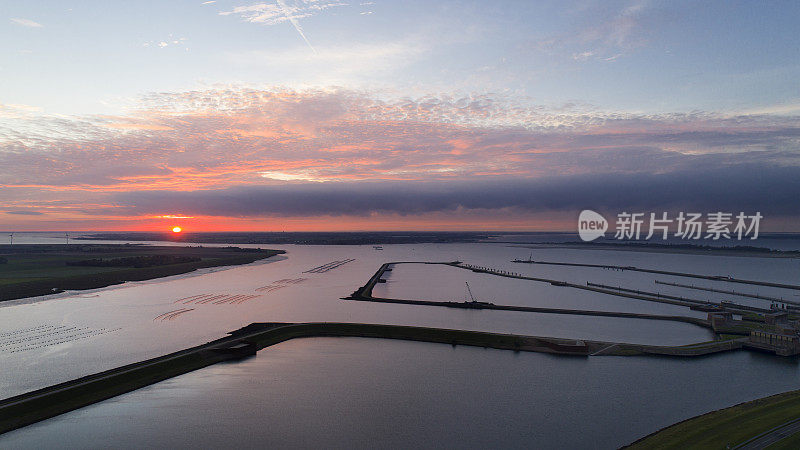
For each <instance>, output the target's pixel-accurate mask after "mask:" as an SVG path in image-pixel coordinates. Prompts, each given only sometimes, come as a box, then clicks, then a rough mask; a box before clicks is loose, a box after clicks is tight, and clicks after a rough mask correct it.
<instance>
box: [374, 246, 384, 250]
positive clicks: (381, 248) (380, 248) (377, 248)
mask: <svg viewBox="0 0 800 450" xmlns="http://www.w3.org/2000/svg"><path fill="white" fill-rule="evenodd" d="M372 249H373V250H383V247H382V246H380V245H373V246H372Z"/></svg>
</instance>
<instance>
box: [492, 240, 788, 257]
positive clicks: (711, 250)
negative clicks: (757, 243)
mask: <svg viewBox="0 0 800 450" xmlns="http://www.w3.org/2000/svg"><path fill="white" fill-rule="evenodd" d="M505 244H507V246H508V247H512V248H525V249H533V250H535V249H542V248H565V249H576V250H611V251H622V252H643V253H675V254H685V255H708V256H739V257H751V258H800V251H795V250H774V249H770V248H767V247H753V246H733V247H722V246H720V247H715V246H710V245H693V244H653V243H624V242H621V243H599V242H598V243H584V242H558V243H556V242H553V243H541V244H516V245H514V244H513V243H510V242H505Z"/></svg>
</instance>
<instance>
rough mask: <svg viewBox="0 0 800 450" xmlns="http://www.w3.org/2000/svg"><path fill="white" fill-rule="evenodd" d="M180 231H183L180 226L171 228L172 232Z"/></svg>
mask: <svg viewBox="0 0 800 450" xmlns="http://www.w3.org/2000/svg"><path fill="white" fill-rule="evenodd" d="M181 231H183V230H182V229H181V227H175V228H173V229H172V232H173V233H180V232H181Z"/></svg>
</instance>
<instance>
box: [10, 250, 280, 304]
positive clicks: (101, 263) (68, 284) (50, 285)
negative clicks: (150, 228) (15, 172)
mask: <svg viewBox="0 0 800 450" xmlns="http://www.w3.org/2000/svg"><path fill="white" fill-rule="evenodd" d="M280 253H284V251H283V250H264V249H254V248H238V247H180V246H147V245H114V244H70V245H39V244H15V245H0V301H3V300H13V299H19V298H26V297H35V296H40V295H47V294H54V293H58V292H63V291H65V290H81V289H95V288H101V287H106V286H110V285H114V284H120V283H124V282H126V281H142V280H150V279H154V278H161V277H167V276H172V275H180V274H183V273H187V272H192V271H194V270H197V269H202V268H209V267H219V266H234V265H240V264H247V263H251V262H254V261H258V260H260V259H264V258H269V257H272V256H274V255H277V254H280Z"/></svg>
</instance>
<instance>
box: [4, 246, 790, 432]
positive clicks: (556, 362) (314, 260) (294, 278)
mask: <svg viewBox="0 0 800 450" xmlns="http://www.w3.org/2000/svg"><path fill="white" fill-rule="evenodd" d="M278 248H283V249H285V250H287V254H286V255H284V256H280V257H276V258H272V259H270V260H267V261H265V262H257V263H253V264H250V265H247V266H240V267H236V268H231V269H225V270H223V269H210V270H204V271H200V272H198V273H195V274H189V275H183V276H178V277H171V278H168V279H161V280H151V281H147V282H137V283H127V284H125V285H122V286H117V287H111V288H106V289H100V290H96V291H85V292H76V293H72V294H67V295H59V296H54V297H52V298H49V299H33V300H24V301H15V302H4V303H2V304H0V317H2V326H0V367H3V370H2V372H0V397H9V396H11V395H15V394H19V393H23V392H26V391H29V390H32V389H36V388H40V387H44V386H47V385H50V384H54V383H57V382H61V381H66V380H69V379H73V378H76V377H79V376H82V375H86V374H90V373H94V372H98V371H100V370H105V369H109V368H113V367H117V366H120V365H123V364H126V363H130V362H135V361H140V360H142V359H145V358H149V357H154V356H159V355H162V354H165V353H168V352H172V351H176V350H179V349H182V348H186V347H189V346H192V345H197V344H201V343H203V342H206V341H209V340H212V339H216V338H219V337H222V336H224V334H225V333H226V332H228V331H231V330H234V329H237V328H239V327H242V326H244V325H247V324H249V323H251V322H258V321H289V322H298V321H303V322H305V321H349V322H372V323H390V324H404V325H420V326H435V327H445V328H459V329H473V330H485V331H497V332H511V333H521V334H529V335H538V336H558V337H567V338H582V339H595V340H605V341H624V342H638V343H650V344H666V345H670V344H685V343H691V342H698V341H703V340H708V339H709V338H710V335H709V333H708V332H707V331H706V330H704V329H702V328H699V327H695V326H693V325H689V324H684V323H673V322H661V321H649V320H630V319H616V318H592V317H583V316H564V315H551V314H538V313H524V312H508V311H486V310H481V311H473V310H453V309H450V308H437V307H421V306H410V305H390V304H380V303H365V302H354V301H345V300H340V297H343V296H346V295H348V294H350V293H351V292H352V291H353V290H355V289H356V288H357V287H358V286H360V285H362V284H364V283H365V282H366V280H367V279H368V278H369V277H370V276H371V275H372V274H373V273H374V271H375V270H377V269H378V267H379V266H380V264H382V263H384V262H387V261H452V260H456V259H458V260H461V261H465V262H467V263H471V264H476V265H484V266H490V267H494V268H499V269H503V270H509V271H514V272H520V273H523V274H527V275H532V276H537V277H545V278H552V279H558V280H565V281H570V282H574V283H585V282H586V281H592V282H597V283H604V284H609V285H621V286H623V287H632V288H635V289H643V290H653V291H655V290H658V291H660V292H670V293H673V294H674V295H686V296H691V297H694V298H702V299H706V298H709V299H715V300H721V299H731V300H735V301H738V302H741V303H748V302H749V303H750V304H759V305H763V304H768V302H764V301H762V300H755V299H752V300H748V299H745V298H744V297H735V298H732V297H731V296H729V295H723V294H717V293H710V292H702V291H690V290H686V289H681V288H674V287H667V286H657V285H655V284H654V280H656V279H658V280H662V281H676V282H681V283H686V284H692V283H694V284H697V285H703V286H714V287H718V288H726V289H730V288H731V285H728V284H725V283H722V282H718V281H716V282H712V281H706V280H688V281H687V279H679V278H674V277H666V276H660V275H653V274H643V273H637V272H629V271H625V272H619V271H609V270H603V269H591V268H575V267H563V266H544V265H527V264H514V263H511V262H510V261H511V260H512V259H514V258H527V257H528V255H529V252H530V251H529V250H528V249H520V248H513V247H508V246H506V245H504V244H441V245H430V244H426V245H396V246H384V248H385V250H383V251H376V250H373V249H372V247H371V246H278ZM349 259H353V261H350V262H347V263H345V264H343V265H341V266H339V267H336V268H334V269H332V270H329V271H327V272H319V271H317V272H307V271H308V270H309V269H312V268H315V267H318V266H321V265H325V264H326V263H330V262H333V261H345V260H349ZM534 259H537V260H554V261H573V262H582V263H599V264H616V265H635V266H640V267H648V268H661V269H665V270H675V271H686V272H698V273H705V274H709V275H733V276H735V277H740V278H750V279H760V280H768V281H776V282H787V283H795V282H796V281H795V279H796V274H797V273H798V269H800V263H798V262H797V261H796V260H793V259H779V258H749V257H747V258H745V257H723V256H697V255H682V254H659V253H645V252H623V251H600V250H591V251H586V250H578V249H555V248H552V249H537V250H534ZM287 280H291V281H287ZM465 281H469V283H470V285H471V287H472V289H473V291H474V293H475V294H476V296H477V297H478V298H479V299H481V300H488V301H492V302H494V303H497V304H512V305H530V306H545V307H561V308H583V309H597V310H608V311H632V312H646V313H656V314H683V315H693V316H698V315H699V316H702V315H701V314H699V313H696V312H691V311H689V310H688V309H686V308H680V307H676V306H672V305H665V304H658V303H649V302H642V301H640V300H634V299H628V298H620V297H615V296H609V295H604V294H598V293H592V292H586V291H582V290H577V289H570V288H564V287H556V286H551V285H550V284H547V283H537V282H530V281H521V280H511V279H506V278H500V277H496V276H491V275H486V274H476V273H473V272H471V271H467V270H461V269H457V268H453V267H447V266H430V265H419V264H408V265H398V266H396V268H395V269H394V270H393V271H392V272H391V274H389V275H388V277H387V283H385V284H380V285H378V286H377V287H376V290H375V294H376V295H381V296H395V297H400V298H420V299H435V300H458V301H461V300H463V299H464V295H465V291H464V282H465ZM734 289H736V290H737V291H747V292H751V293H760V294H762V295H775V296H786V297H787V298H795V299H800V297H797V295H796V294H795V292H793V291H787V290H783V289H775V288H760V287H759V288H756V287H755V286H744V285H734ZM212 294H213V295H215V296H216V299H215V300H213V301H209V302H203V299H208V298H211V296H212ZM201 295H204V296H205V297H198V298H195V299H194V300H192V299H187V297H191V296H201ZM245 295H246V296H255V295H258V297H252V298H247V297H243V296H245ZM223 296H227V297H223ZM236 296H239V297H236ZM181 299H185V300H181ZM226 299H232V300H231V301H229V302H226V301H225V300H226ZM241 299H247V300H246V301H239V300H241ZM180 310H188V311H186V312H184V313H181V314H177V315H174V316H167V317H171V318H172V320H169V319H166V320H164V319H163V317H164V314H165V313H169V312H170V311H180ZM81 333H83V334H81ZM2 335H5V337H3V336H2ZM14 336H16V337H17V338H15V339H12V337H14ZM59 336H60V337H59ZM3 339H5V341H4V340H3ZM21 339H22V340H23V341H21V342H18V341H20V340H21ZM24 339H28V340H27V341H24ZM11 341H14V342H11ZM4 342H5V344H4ZM9 342H11V343H10V344H9ZM4 345H5V346H4ZM337 355H338V356H337ZM448 368H449V369H448ZM365 370H366V372H365ZM301 374H304V375H301ZM397 374H403V378H402V379H400V378H396V376H395V375H397ZM312 375H313V376H312ZM387 377H388V378H387ZM187 380H188V381H187ZM192 380H194V381H192ZM286 380H290V381H288V382H287V381H286ZM406 380H408V381H406ZM433 380H435V381H433ZM796 380H797V366H796V364H795V360H778V359H776V358H774V357H769V356H763V355H752V354H749V353H744V352H740V353H734V354H729V355H719V356H715V357H710V358H701V359H691V360H667V359H663V358H616V357H614V358H588V359H573V358H559V357H553V356H547V355H532V354H524V355H523V354H514V353H508V352H502V351H484V350H476V349H467V348H461V347H459V348H456V349H452V348H451V347H450V346H441V345H436V344H419V343H398V342H385V341H375V340H358V339H332V340H331V339H319V340H317V339H309V340H302V341H296V342H287V343H284V344H280V345H279V346H277V347H275V348H270V349H266V350H264V351H262V352H260V353H259V355H258V357H257V358H255V359H252V360H249V361H247V362H245V363H242V364H226V365H221V366H217V367H212V368H208V369H204V370H201V371H198V372H196V373H193V374H187V375H185V376H184V377H180V378H176V379H174V380H170V381H168V382H165V383H160V384H159V385H156V386H153V387H151V388H148V389H146V390H142V391H138V392H135V393H132V394H129V395H127V396H124V397H120V398H118V399H114V400H110V401H108V402H104V403H102V404H100V405H97V406H95V407H92V408H87V409H84V410H81V411H77V412H74V413H71V414H70V415H65V416H61V417H58V418H55V419H51V420H48V421H45V422H43V423H41V424H39V425H36V426H34V427H28V428H26V429H24V430H20V431H18V432H15V433H12V434H8V435H5V436H3V437H2V438H0V446H2V445H3V444H5V443H6V442H9V443H13V444H19V443H26V442H27V443H34V442H44V441H39V439H45V440H46V439H48V437H47V436H57V435H58V434H59V433H66V434H67V435H70V433H72V434H71V436H72V437H71V438H69V439H72V441H71V442H73V443H76V444H77V443H80V442H92V441H81V439H83V437H86V436H88V435H90V434H91V433H94V431H92V430H91V429H90V428H91V427H89V426H88V425H86V426H82V425H80V422H81V420H82V419H80V418H81V417H84V416H86V417H91V414H101V415H103V417H109V420H108V423H109V426H115V427H118V430H116V432H115V433H114V435H115V436H120V439H121V441H120V442H121V443H122V444H123V445H126V446H136V444H135V442H137V441H134V440H126V438H125V436H131V439H133V436H137V435H139V434H140V433H145V432H146V433H150V434H151V436H152V439H154V441H153V442H160V443H165V444H170V445H171V444H173V443H182V442H183V443H187V445H188V444H189V443H191V442H192V441H191V439H194V438H192V437H191V436H190V435H189V433H182V432H177V433H176V432H175V430H180V429H184V428H183V427H190V429H193V430H195V431H196V432H198V433H199V430H213V431H214V432H213V433H212V432H211V431H207V432H203V433H199V434H198V436H205V435H209V437H206V438H202V437H198V438H197V439H198V440H197V442H215V441H213V439H216V438H214V437H210V435H212V434H213V435H215V436H228V438H229V439H233V440H231V441H227V442H229V443H230V444H233V445H236V444H242V445H247V444H248V443H253V442H256V441H253V440H251V439H257V440H258V441H259V442H261V441H263V442H292V443H298V445H300V446H304V445H326V444H331V445H348V444H356V445H359V446H370V445H368V444H369V443H370V442H377V441H371V440H370V439H378V438H379V437H381V436H383V438H384V439H385V440H386V443H387V445H392V444H397V443H398V442H401V440H402V439H406V440H407V442H410V443H417V442H423V443H424V442H426V441H425V439H431V441H430V444H431V445H435V444H436V443H437V442H438V443H442V442H456V443H457V444H458V443H462V444H464V445H468V444H470V443H475V444H481V443H485V441H481V440H480V439H479V436H477V434H479V433H478V431H479V430H482V429H484V428H482V427H481V426H477V427H476V426H475V425H473V424H470V422H469V420H464V418H465V417H474V420H475V421H477V423H479V424H485V430H486V433H489V434H490V435H492V436H495V437H496V438H497V439H505V441H504V442H505V443H507V444H508V445H523V444H524V443H526V442H536V443H541V444H547V445H553V446H559V445H572V444H576V443H583V444H592V443H595V442H596V443H598V444H602V445H600V446H606V444H608V445H612V446H613V445H618V444H621V443H624V442H626V441H629V440H632V439H635V438H636V437H638V436H640V435H643V434H647V433H649V432H651V431H654V430H655V429H657V428H658V427H660V426H664V425H667V424H669V423H671V422H674V421H676V420H680V419H684V418H686V417H689V416H692V415H694V414H697V413H701V412H704V411H708V410H711V409H714V408H718V407H724V406H728V405H730V404H733V403H737V402H740V401H745V400H749V399H752V398H755V397H758V396H762V395H767V394H770V393H776V392H780V391H784V390H788V389H791V388H796V387H798V386H797V382H796ZM184 382H185V384H184ZM267 385H268V386H269V388H267V387H266V386H267ZM322 387H324V389H323V388H322ZM626 389H627V390H628V392H629V393H630V394H629V395H628V394H625V390H626ZM211 392H213V395H211V396H210V397H209V395H210V393H211ZM253 392H259V394H258V395H255V396H253ZM398 392H400V393H402V394H403V395H400V394H398ZM261 393H263V394H261ZM487 395H488V397H487ZM250 396H253V397H252V401H251V400H248V401H245V403H248V402H250V403H252V402H259V404H261V405H262V407H261V409H254V408H253V407H249V406H246V405H245V406H242V407H241V408H239V407H235V405H239V404H241V403H242V402H243V401H244V400H242V399H243V398H250ZM276 397H279V398H280V399H281V400H280V401H277V400H275V398H276ZM313 397H316V398H317V401H318V402H319V404H320V410H321V409H323V408H322V406H325V407H328V408H332V411H338V412H335V413H331V414H328V415H326V414H323V413H322V412H320V411H318V410H317V409H315V408H313V407H311V406H309V405H313V404H314V403H313V402H311V400H310V399H311V398H313ZM349 397H359V398H361V397H363V398H365V399H371V400H369V405H371V406H370V407H364V405H363V404H362V403H359V402H358V401H353V402H349V403H348V402H346V401H344V400H342V399H345V398H349ZM211 399H213V400H214V401H213V402H212V401H211ZM432 399H435V401H433V400H432ZM293 400H296V401H293ZM195 401H197V402H200V403H192V402H195ZM365 401H366V400H365ZM187 402H188V403H187ZM203 402H207V403H203ZM304 402H306V403H304ZM646 402H656V403H657V404H658V407H657V408H654V409H653V410H651V411H647V410H646V409H645V403H646ZM248 404H249V403H248ZM202 405H205V406H202ZM210 405H224V407H220V408H218V409H214V408H212V407H210ZM265 405H269V406H265ZM276 405H277V406H276ZM289 405H294V406H293V407H290V406H289ZM303 405H306V406H303ZM336 405H340V409H338V410H337V409H336V407H337V406H336ZM487 405H488V406H487ZM97 408H99V409H97ZM104 408H105V409H104ZM108 408H111V409H108ZM187 408H188V409H187ZM287 408H288V409H287ZM602 408H611V409H612V411H613V412H614V414H619V418H618V419H617V418H614V416H611V417H608V414H606V415H605V416H604V417H603V418H597V417H595V415H596V414H597V413H598V411H599V410H600V409H602ZM282 410H284V411H286V415H287V417H292V418H293V419H292V420H296V421H298V422H302V423H303V424H304V426H303V427H301V428H299V429H297V430H294V429H292V427H291V426H290V425H291V423H293V422H292V421H290V420H288V419H285V420H283V422H280V421H276V419H275V418H274V416H280V415H281V413H280V411H282ZM378 410H380V411H381V412H380V414H378V413H377V412H376V411H378ZM92 411H94V412H92ZM98 411H99V412H98ZM413 411H417V412H418V415H419V417H410V416H413V415H414V414H412V412H413ZM625 411H629V413H625ZM394 413H397V414H398V416H397V418H396V420H397V421H398V428H397V430H399V431H396V432H395V433H394V434H393V433H391V432H389V431H387V430H388V429H389V428H387V427H388V426H389V424H390V423H391V422H392V420H393V419H392V418H393V417H394V416H393V414H394ZM259 414H262V415H264V416H263V417H265V418H267V419H268V422H273V427H271V428H270V427H263V426H256V424H257V423H263V422H259V420H260V419H256V418H253V419H250V420H247V419H244V418H243V417H247V416H255V417H261V416H259ZM448 414H449V415H448ZM87 415H88V416H87ZM175 415H179V416H180V420H178V421H177V422H176V423H175V428H174V429H173V430H172V434H171V435H170V433H169V432H168V431H167V430H166V429H165V428H164V426H162V423H168V422H169V421H168V420H167V417H172V418H173V419H174V420H176V419H175ZM125 417H129V419H124V418H125ZM423 418H424V419H425V420H423ZM435 418H439V420H438V421H436V420H435ZM500 418H502V419H500ZM234 419H235V420H234ZM267 419H265V420H267ZM456 419H458V420H456ZM117 420H118V421H119V423H117V422H115V421H117ZM427 420H429V421H431V422H433V423H434V424H435V425H430V426H428V427H427V428H426V427H424V426H423V425H424V423H426V421H427ZM370 421H373V422H374V423H372V422H370ZM615 421H616V422H619V423H627V425H625V426H612V425H613V423H616V422H615ZM626 421H627V422H626ZM362 422H364V423H365V425H364V426H363V429H361V428H358V427H355V425H353V424H357V423H362ZM104 423H105V422H104ZM217 423H223V424H227V426H228V427H230V428H231V429H232V430H233V431H228V432H227V434H226V433H222V432H220V431H219V429H218V427H217V426H216V425H212V424H217ZM532 423H535V424H537V426H536V427H534V426H533V425H531V424H532ZM564 423H569V424H573V425H574V424H579V425H580V428H581V429H582V430H584V431H585V433H584V434H576V433H572V432H566V431H564V430H565V428H564V425H563V424H564ZM559 424H560V425H559ZM191 427H196V429H195V428H191ZM404 427H405V428H404ZM31 430H33V431H31ZM36 430H38V431H36ZM65 430H66V431H65ZM69 430H72V431H69ZM147 430H149V431H147ZM270 430H272V431H273V432H270ZM348 430H349V431H348ZM402 430H410V431H415V433H412V434H414V436H419V437H418V438H410V437H409V434H408V433H404V432H403V431H402ZM498 430H505V431H504V432H502V433H500V432H499V431H498ZM34 431H35V432H34ZM67 431H68V432H67ZM234 431H235V433H234ZM301 431H302V433H301ZM87 433H88V434H87ZM300 434H302V436H300ZM237 436H238V437H237ZM270 436H271V437H270ZM325 436H328V437H329V438H330V439H327V438H325ZM436 436H439V438H438V439H439V440H438V441H436V440H435V439H436ZM12 438H13V440H8V441H6V439H12ZM27 439H30V441H28V440H27ZM207 439H212V440H211V441H207ZM326 439H327V440H326ZM409 439H410V440H409ZM220 442H221V441H220Z"/></svg>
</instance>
